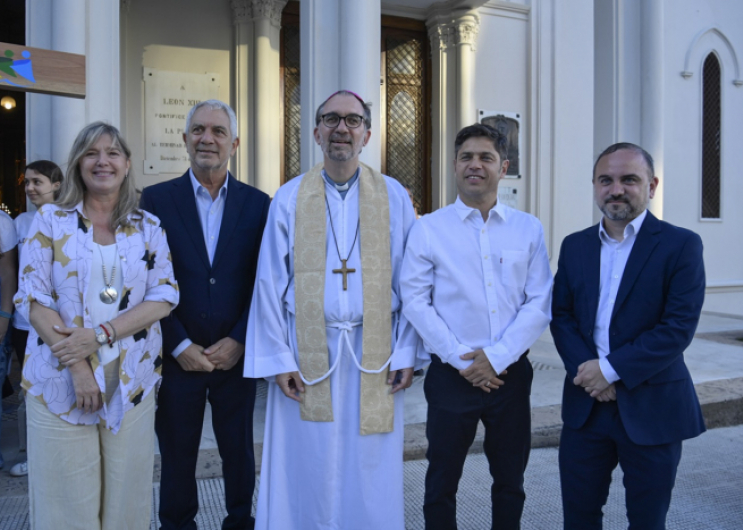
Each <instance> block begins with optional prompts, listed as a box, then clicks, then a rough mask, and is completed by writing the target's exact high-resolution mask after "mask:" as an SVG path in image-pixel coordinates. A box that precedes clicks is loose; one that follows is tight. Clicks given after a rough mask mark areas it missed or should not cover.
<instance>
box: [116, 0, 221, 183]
mask: <svg viewBox="0 0 743 530" xmlns="http://www.w3.org/2000/svg"><path fill="white" fill-rule="evenodd" d="M232 48H233V24H232V13H231V11H230V6H229V2H204V1H202V0H157V1H147V2H139V1H138V2H131V3H130V7H129V8H128V10H122V12H121V53H122V59H121V64H122V66H121V69H122V76H121V79H122V90H121V93H122V105H121V113H122V116H121V128H122V132H123V133H124V135H125V137H126V139H127V140H128V141H129V145H130V146H131V148H132V168H133V169H134V172H135V176H136V179H137V185H138V187H140V188H142V187H145V186H148V185H150V184H154V183H156V182H160V181H163V180H168V179H171V178H173V177H175V176H178V175H180V173H178V174H163V173H161V174H159V175H145V174H144V171H143V164H144V142H145V137H144V131H145V123H144V83H143V80H142V71H143V68H144V67H149V68H155V69H158V70H168V71H175V72H189V73H199V74H203V73H207V72H213V73H217V74H219V79H220V89H219V98H220V99H221V100H223V101H226V102H228V103H232V93H231V86H232V82H231V81H232V76H231V66H230V65H231V57H232V55H231V54H232ZM184 125H185V124H184ZM186 169H188V167H187V166H184V167H183V171H185V170H186Z"/></svg>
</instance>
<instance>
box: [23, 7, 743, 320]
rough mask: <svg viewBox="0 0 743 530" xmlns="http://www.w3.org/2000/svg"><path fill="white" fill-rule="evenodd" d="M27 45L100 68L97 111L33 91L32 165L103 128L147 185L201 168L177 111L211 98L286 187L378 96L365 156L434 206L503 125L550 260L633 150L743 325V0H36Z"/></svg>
mask: <svg viewBox="0 0 743 530" xmlns="http://www.w3.org/2000/svg"><path fill="white" fill-rule="evenodd" d="M26 44H27V45H28V46H33V47H41V48H50V49H54V50H60V51H67V52H73V53H80V54H85V55H86V57H87V97H86V99H85V100H73V99H65V98H59V97H51V96H43V95H34V94H28V95H27V105H26V130H27V135H26V157H27V159H28V160H29V161H30V160H35V159H39V158H49V159H52V160H54V161H57V162H59V163H62V164H63V163H64V162H65V159H66V156H67V153H68V151H69V148H70V145H71V143H72V140H73V138H74V136H75V134H76V133H77V131H79V130H80V128H81V127H82V126H83V125H85V124H86V123H88V122H90V121H93V120H97V119H103V120H106V121H109V122H111V123H113V124H115V125H118V126H119V127H120V128H121V129H122V131H123V132H124V135H125V137H126V138H127V139H128V141H129V143H130V145H131V147H132V149H133V168H134V170H135V173H136V178H137V179H138V183H139V185H140V186H146V185H148V184H151V183H154V182H158V181H161V180H165V179H169V178H172V177H174V176H176V174H180V173H182V172H183V171H184V170H185V169H186V168H187V165H188V164H187V162H185V161H183V160H178V157H177V156H176V155H174V156H169V155H168V152H174V151H168V150H167V149H176V150H178V149H179V147H178V145H177V144H178V141H177V137H178V135H179V134H180V131H179V130H178V129H177V126H176V125H172V126H170V125H168V124H169V123H173V124H177V123H179V121H178V120H179V116H181V115H182V113H181V111H178V110H176V111H173V112H172V113H171V112H170V111H169V110H168V106H167V103H168V101H175V102H176V106H178V104H180V107H187V106H188V103H189V99H193V98H194V97H201V96H203V95H205V94H208V95H211V96H215V97H218V98H220V99H222V100H224V101H228V102H230V104H231V105H232V106H233V107H234V108H235V110H236V112H237V115H238V124H239V136H240V138H241V145H240V148H239V150H238V153H237V155H236V157H235V159H234V160H233V161H232V170H233V173H234V174H235V175H236V176H237V177H238V178H239V179H240V180H243V181H245V182H248V183H250V184H252V185H254V186H257V187H258V188H260V189H262V190H263V191H266V192H267V193H269V194H271V195H273V193H274V192H275V191H276V189H277V188H278V187H279V186H280V185H281V184H282V183H283V182H285V181H286V180H287V179H288V178H291V177H292V176H293V175H294V174H295V173H299V172H302V171H305V170H307V169H308V168H310V167H311V166H312V165H313V164H314V163H316V162H317V161H319V160H321V157H322V154H321V152H320V150H319V148H318V146H316V145H315V142H314V140H313V137H312V130H313V127H314V110H315V108H316V106H317V105H318V104H319V103H320V102H321V101H322V100H323V99H324V98H325V97H327V96H328V95H329V94H331V93H332V92H334V91H336V90H338V89H339V88H346V89H350V90H353V91H354V92H356V93H358V94H360V95H362V96H363V97H364V98H365V99H366V100H369V101H371V102H372V109H373V130H374V134H373V135H372V140H371V142H370V144H369V145H368V146H367V148H366V149H365V151H364V153H363V154H362V160H363V161H364V162H366V163H368V164H371V165H373V166H376V167H380V168H381V169H382V170H383V171H386V172H387V173H389V174H391V175H392V176H395V177H397V178H399V179H400V180H401V181H403V182H404V183H405V184H408V185H409V186H411V188H412V189H413V191H414V195H415V199H416V201H417V202H418V203H419V205H420V207H421V209H422V210H424V211H430V210H432V209H436V208H439V207H441V206H443V205H446V204H449V203H451V202H452V201H453V200H454V199H455V197H456V187H455V184H454V181H453V177H452V164H453V158H454V155H453V141H454V136H455V134H456V132H457V130H458V129H459V128H461V127H462V126H465V125H468V124H471V123H474V122H476V121H485V122H488V123H492V124H494V125H496V126H499V127H503V129H504V131H506V132H507V134H508V137H509V143H510V145H511V147H510V149H511V151H510V156H511V158H513V159H514V161H517V163H512V168H513V171H512V173H513V174H512V175H508V178H507V179H505V180H504V181H502V182H501V198H502V200H504V201H506V202H507V203H508V204H512V205H514V206H516V207H518V208H520V209H523V210H525V211H528V212H530V213H532V214H534V215H536V216H537V217H539V218H540V219H541V221H542V223H543V225H544V228H545V237H546V242H547V248H548V250H549V252H550V257H551V260H552V263H553V266H554V265H555V264H556V259H557V254H558V252H559V248H560V243H561V241H562V239H563V238H564V237H565V236H566V235H568V234H569V233H571V232H574V231H576V230H578V229H580V228H583V227H585V226H587V225H589V224H592V223H594V222H596V221H597V220H598V219H599V218H600V214H599V212H598V210H597V209H596V208H595V206H594V205H593V198H592V188H591V184H590V181H591V172H592V164H593V159H594V157H595V156H596V155H597V154H598V153H599V152H600V151H602V150H603V149H604V148H605V147H606V146H608V145H609V144H611V143H614V142H617V141H630V142H635V143H638V144H640V145H642V146H643V147H645V148H646V149H648V151H650V153H651V154H652V155H653V157H654V158H655V160H656V164H657V165H656V170H657V174H658V176H659V178H660V182H661V184H660V188H659V190H658V193H657V194H656V197H655V199H654V200H653V201H652V203H651V210H652V211H653V212H654V213H655V214H656V215H658V216H659V217H661V218H663V219H665V220H667V221H669V222H671V223H674V224H677V225H681V226H684V227H687V228H689V229H692V230H694V231H696V232H698V233H699V234H700V235H701V236H702V238H703V241H704V245H705V262H706V266H707V282H708V285H707V297H706V302H705V310H706V311H710V312H718V313H724V314H732V315H740V316H743V243H741V241H740V234H741V232H743V208H740V207H738V206H737V198H738V197H743V179H739V178H737V175H736V173H735V171H736V169H735V168H737V167H743V149H741V148H740V147H739V145H741V143H742V142H743V119H741V117H743V74H742V73H741V71H740V67H741V65H740V59H739V56H740V55H742V54H743V3H742V2H731V1H729V0H522V1H510V2H506V1H500V0H489V1H485V0H444V1H439V2H433V1H430V0H397V1H389V2H388V1H380V0H301V1H300V2H287V1H286V0H212V1H209V2H206V1H204V0H157V1H153V0H120V1H119V0H101V1H98V0H96V1H91V0H87V1H86V0H66V1H65V2H57V1H54V0H26ZM192 85H193V86H196V87H197V88H196V89H193V90H191V86H192ZM197 85H198V86H197ZM179 86H180V87H181V88H183V89H184V93H186V96H185V97H183V98H179V97H178V96H172V97H171V96H163V94H165V93H166V92H167V90H176V89H178V87H179ZM184 87H185V88H184ZM189 91H190V92H189ZM194 94H195V96H194ZM211 96H210V97H211ZM181 99H182V100H183V101H180V100H181ZM162 116H165V118H159V117H162ZM168 117H170V119H171V120H174V121H172V122H168V121H167V119H169V118H168ZM155 118H157V119H161V120H165V121H157V119H155ZM181 127H182V125H181ZM168 135H169V136H168ZM168 138H170V140H168ZM179 152H180V153H181V154H185V149H180V151H179Z"/></svg>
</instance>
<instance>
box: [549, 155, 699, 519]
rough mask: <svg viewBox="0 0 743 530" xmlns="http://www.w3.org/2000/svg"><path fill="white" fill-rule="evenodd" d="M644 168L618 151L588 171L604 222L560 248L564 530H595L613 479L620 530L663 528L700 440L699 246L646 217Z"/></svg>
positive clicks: (651, 189)
mask: <svg viewBox="0 0 743 530" xmlns="http://www.w3.org/2000/svg"><path fill="white" fill-rule="evenodd" d="M657 186H658V178H657V177H656V176H655V171H654V167H653V159H652V157H651V156H650V155H649V154H648V153H647V152H646V151H645V150H644V149H642V148H641V147H639V146H637V145H634V144H629V143H620V144H614V145H612V146H611V147H609V148H607V149H606V150H605V151H604V152H603V153H601V155H599V157H598V159H597V161H596V164H595V166H594V171H593V188H594V197H595V200H596V204H597V205H598V207H599V209H600V210H601V211H602V212H603V214H604V215H603V219H602V220H601V222H600V223H599V224H598V225H597V226H592V227H591V228H588V229H586V230H583V231H581V232H577V233H575V234H572V235H570V236H568V237H567V238H565V241H564V242H563V244H562V249H561V250H560V258H559V263H558V269H557V275H556V277H555V286H554V291H553V299H552V323H551V330H552V335H553V337H554V339H555V345H556V346H557V351H558V352H559V353H560V356H561V357H562V360H563V362H564V363H565V369H566V370H567V376H566V378H565V385H564V389H563V403H562V418H563V422H564V427H563V431H562V437H561V440H560V453H559V461H560V482H561V486H562V498H563V510H564V521H565V528H566V529H570V530H573V529H581V530H582V529H600V528H601V527H602V517H603V513H602V507H603V506H604V504H606V498H607V496H608V493H609V484H610V482H611V473H612V470H613V469H614V468H615V467H616V465H617V463H619V465H620V466H621V467H622V471H623V472H624V486H625V498H626V504H627V518H628V519H629V525H630V528H633V529H634V528H637V529H640V528H642V529H648V530H655V529H658V530H661V529H665V521H666V514H667V513H668V507H669V505H670V502H671V492H672V490H673V485H674V481H675V479H676V469H677V467H678V463H679V461H680V459H681V442H682V440H685V439H687V438H693V437H695V436H698V435H699V434H701V433H702V432H704V430H705V427H704V419H703V418H702V413H701V409H700V407H699V401H698V399H697V395H696V392H695V391H694V385H693V383H692V380H691V376H690V375H689V371H688V369H687V367H686V364H685V363H684V350H685V349H686V347H687V346H688V345H689V343H690V342H691V340H692V338H693V336H694V331H695V330H696V327H697V323H698V322H699V314H700V312H701V310H702V302H703V301H704V287H705V279H704V264H703V261H702V241H701V239H700V238H699V236H698V235H697V234H695V233H693V232H691V231H689V230H685V229H683V228H679V227H676V226H673V225H671V224H668V223H665V222H663V221H660V220H659V219H657V218H656V217H655V216H654V215H653V214H652V213H650V212H648V211H647V206H648V202H649V201H650V199H651V198H652V197H653V195H654V194H655V190H656V188H657Z"/></svg>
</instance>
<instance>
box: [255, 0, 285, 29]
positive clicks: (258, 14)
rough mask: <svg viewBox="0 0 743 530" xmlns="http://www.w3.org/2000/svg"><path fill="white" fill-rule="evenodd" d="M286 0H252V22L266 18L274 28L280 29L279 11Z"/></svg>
mask: <svg viewBox="0 0 743 530" xmlns="http://www.w3.org/2000/svg"><path fill="white" fill-rule="evenodd" d="M286 2H287V0H252V4H253V20H256V19H261V18H267V19H269V20H270V21H271V24H273V25H274V26H276V27H281V11H282V10H283V9H284V6H285V5H286Z"/></svg>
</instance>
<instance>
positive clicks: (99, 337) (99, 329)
mask: <svg viewBox="0 0 743 530" xmlns="http://www.w3.org/2000/svg"><path fill="white" fill-rule="evenodd" d="M93 331H94V332H95V341H96V342H97V343H98V344H100V345H101V346H103V345H104V344H108V334H107V333H106V331H105V330H104V329H103V326H96V327H95V328H94V329H93Z"/></svg>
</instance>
